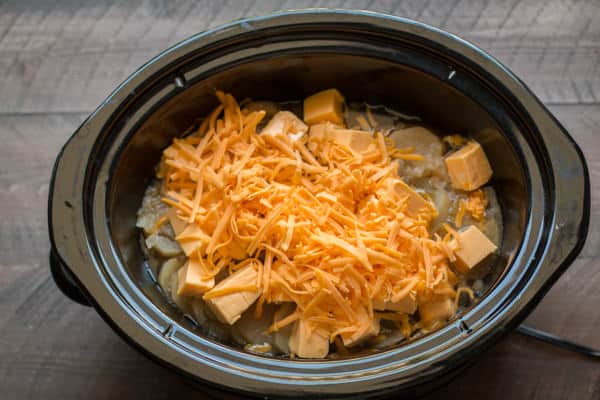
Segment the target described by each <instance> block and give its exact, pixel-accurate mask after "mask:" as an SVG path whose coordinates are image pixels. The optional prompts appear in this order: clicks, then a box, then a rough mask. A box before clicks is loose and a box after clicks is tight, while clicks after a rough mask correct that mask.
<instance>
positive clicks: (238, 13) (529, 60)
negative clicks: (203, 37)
mask: <svg viewBox="0 0 600 400" xmlns="http://www.w3.org/2000/svg"><path fill="white" fill-rule="evenodd" d="M38 3H39V4H38ZM34 4H35V6H34ZM365 6H368V8H370V9H372V10H377V11H382V12H388V13H393V14H396V15H399V16H404V17H409V18H415V19H418V20H421V21H423V22H426V23H429V24H432V25H435V26H439V27H441V28H443V29H447V30H449V31H450V32H453V33H456V34H459V35H461V36H463V37H465V38H466V39H468V40H471V41H473V42H474V43H475V44H477V45H479V46H481V47H482V48H484V49H486V50H487V51H489V52H490V53H491V54H493V55H494V56H495V57H497V58H498V59H499V60H500V61H502V62H504V63H506V65H508V66H509V67H510V68H512V69H513V70H514V72H515V73H516V74H517V75H519V76H520V77H521V78H522V79H524V81H525V82H526V83H527V84H529V85H530V86H531V87H532V89H533V90H534V92H535V93H536V94H537V95H538V96H539V97H540V98H541V99H542V100H543V101H545V102H547V103H569V104H582V103H597V102H599V101H600V78H599V75H600V74H599V64H600V61H599V60H600V2H598V1H597V0H585V1H564V0H544V1H514V0H509V1H458V0H450V1H446V0H430V1H421V0H417V1H414V0H413V1H403V2H397V1H379V0H378V1H371V2H365V1H343V0H338V1H289V2H286V1H280V0H274V1H255V0H242V1H229V2H227V1H224V2H218V1H199V2H197V1H193V0H178V1H173V2H170V1H142V0H133V1H127V2H113V1H106V0H101V1H66V2H65V1H63V2H56V3H55V2H29V1H18V0H17V1H7V2H5V3H3V4H2V5H0V15H1V17H0V87H1V88H2V89H1V90H0V112H51V111H56V112H89V111H91V110H93V109H94V108H95V107H96V106H97V105H98V104H99V103H100V102H101V100H102V99H104V98H105V97H106V96H107V95H108V94H109V92H110V91H111V90H112V89H113V88H114V87H116V85H117V84H118V83H119V82H121V81H122V80H123V79H125V78H126V77H127V76H128V75H129V74H130V73H132V72H133V71H134V70H135V69H136V68H137V67H139V66H140V65H142V64H143V63H144V62H145V61H147V60H149V59H150V58H151V57H152V56H154V55H155V54H157V53H158V52H160V51H161V50H163V49H165V48H166V47H168V46H171V45H173V44H175V43H177V42H179V41H181V40H183V39H185V38H186V37H189V36H191V35H193V34H194V33H197V32H200V31H202V30H205V29H207V28H210V27H214V26H217V25H219V24H222V23H224V22H226V21H229V20H232V19H237V18H241V17H244V16H253V15H261V14H266V13H269V12H273V11H278V10H285V9H290V8H303V7H336V8H364V7H365Z"/></svg>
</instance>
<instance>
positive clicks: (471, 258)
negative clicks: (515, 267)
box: [451, 225, 497, 272]
mask: <svg viewBox="0 0 600 400" xmlns="http://www.w3.org/2000/svg"><path fill="white" fill-rule="evenodd" d="M458 236H459V241H460V242H459V243H457V242H456V241H453V242H452V244H451V245H452V247H454V248H457V249H456V250H454V255H455V256H456V262H455V263H454V265H455V267H457V269H458V270H459V271H461V272H468V271H469V270H470V269H472V268H473V267H474V266H476V265H477V264H479V263H480V262H481V261H483V259H484V258H486V257H487V256H489V255H490V254H492V253H493V252H495V251H496V249H497V247H496V245H495V244H494V243H492V241H491V240H490V239H488V237H487V236H485V234H484V233H483V232H481V231H480V230H479V229H478V228H477V227H476V226H474V225H471V226H469V227H468V228H467V229H465V230H463V231H461V232H459V233H458Z"/></svg>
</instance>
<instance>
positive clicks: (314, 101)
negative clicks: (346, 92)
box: [304, 89, 344, 125]
mask: <svg viewBox="0 0 600 400" xmlns="http://www.w3.org/2000/svg"><path fill="white" fill-rule="evenodd" d="M343 105H344V97H343V96H342V94H341V93H340V92H338V91H337V90H336V89H328V90H323V91H322V92H319V93H316V94H313V95H312V96H310V97H307V98H306V99H305V100H304V122H306V123H307V124H309V125H313V124H318V123H321V122H331V123H333V124H336V125H343V124H344V114H343V112H344V110H343Z"/></svg>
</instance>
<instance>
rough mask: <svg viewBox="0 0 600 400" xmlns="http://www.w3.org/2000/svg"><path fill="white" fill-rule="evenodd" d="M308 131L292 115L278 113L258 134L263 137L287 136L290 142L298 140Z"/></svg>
mask: <svg viewBox="0 0 600 400" xmlns="http://www.w3.org/2000/svg"><path fill="white" fill-rule="evenodd" d="M307 131H308V126H306V124H305V123H304V122H302V120H301V119H300V118H298V117H296V115H294V113H292V112H290V111H279V112H278V113H277V114H275V115H274V116H273V118H271V120H270V121H269V123H268V124H267V126H265V127H264V128H263V130H262V131H261V132H260V133H261V134H263V135H273V136H277V135H288V136H289V137H290V139H292V140H298V139H300V138H301V137H302V136H304V134H305V133H306V132H307Z"/></svg>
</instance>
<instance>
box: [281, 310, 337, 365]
mask: <svg viewBox="0 0 600 400" xmlns="http://www.w3.org/2000/svg"><path fill="white" fill-rule="evenodd" d="M288 345H289V349H290V352H291V353H293V354H295V355H297V356H298V357H301V358H325V356H327V353H329V336H328V335H327V333H326V332H323V331H321V330H319V329H315V328H314V327H311V326H310V323H309V322H308V321H305V320H303V319H300V320H298V321H296V322H295V323H294V326H293V327H292V334H291V335H290V339H289V341H288Z"/></svg>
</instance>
